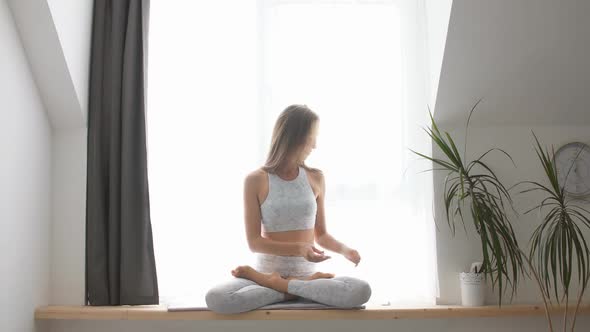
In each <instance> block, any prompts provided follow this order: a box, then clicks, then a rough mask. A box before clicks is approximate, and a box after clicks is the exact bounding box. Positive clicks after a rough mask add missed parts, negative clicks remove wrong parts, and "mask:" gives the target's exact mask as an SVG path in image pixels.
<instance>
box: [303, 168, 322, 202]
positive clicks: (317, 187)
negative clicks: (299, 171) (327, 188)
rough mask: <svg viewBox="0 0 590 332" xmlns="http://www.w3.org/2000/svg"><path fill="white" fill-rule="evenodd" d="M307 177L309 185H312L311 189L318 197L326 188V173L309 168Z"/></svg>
mask: <svg viewBox="0 0 590 332" xmlns="http://www.w3.org/2000/svg"><path fill="white" fill-rule="evenodd" d="M307 175H308V180H309V184H310V185H311V188H312V190H313V192H314V193H315V195H316V197H317V196H318V195H319V194H320V193H321V192H322V188H323V187H324V182H325V181H324V172H322V171H321V170H320V169H319V168H312V167H308V168H307Z"/></svg>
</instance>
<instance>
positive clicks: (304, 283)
mask: <svg viewBox="0 0 590 332" xmlns="http://www.w3.org/2000/svg"><path fill="white" fill-rule="evenodd" d="M275 261H276V260H275ZM264 262H265V261H262V263H259V265H258V266H257V270H258V271H261V272H267V271H268V269H269V268H268V266H264ZM273 265H275V266H276V270H277V272H279V273H280V272H281V271H282V270H285V269H286V268H288V266H287V265H286V264H285V266H284V267H283V266H280V265H279V264H278V263H273ZM297 266H304V264H300V263H298V264H297ZM304 267H305V266H304ZM290 268H291V270H292V268H293V264H290ZM265 270H266V271H265ZM309 273H310V272H309V271H307V272H306V273H305V274H309ZM281 275H283V276H285V274H283V273H281ZM288 292H289V294H293V295H296V296H299V297H303V298H306V299H309V300H312V301H315V302H318V303H322V304H326V305H331V306H336V307H355V306H359V305H362V304H364V303H366V302H367V301H368V300H369V298H370V297H371V287H370V286H369V284H368V283H367V282H366V281H364V280H360V279H356V278H351V277H345V276H337V277H334V278H331V279H316V280H289V285H288ZM205 300H206V302H207V306H208V307H209V309H211V310H213V311H215V312H218V313H221V314H235V313H240V312H245V311H250V310H254V309H257V308H260V307H263V306H265V305H269V304H272V303H277V302H281V301H284V300H285V294H284V293H281V292H279V291H276V290H274V289H271V288H267V287H264V286H260V285H258V284H257V283H255V282H254V281H251V280H248V279H243V278H235V279H233V280H230V281H227V282H225V283H222V284H220V285H217V286H215V287H213V288H212V289H211V290H209V292H208V293H207V295H206V297H205Z"/></svg>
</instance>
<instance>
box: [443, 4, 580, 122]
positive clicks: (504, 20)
mask: <svg viewBox="0 0 590 332" xmlns="http://www.w3.org/2000/svg"><path fill="white" fill-rule="evenodd" d="M588 14H590V1H576V0H560V1H555V0H519V1H513V0H495V1H489V0H455V1H453V4H452V10H451V17H450V21H449V27H448V34H447V41H446V46H445V52H444V58H443V64H442V69H441V75H440V81H439V84H438V95H437V99H436V106H435V112H434V113H435V114H434V115H435V119H437V120H438V121H439V123H441V124H448V125H458V124H460V125H463V124H464V123H465V120H466V116H467V112H468V111H469V109H470V107H471V106H472V105H473V104H474V103H475V102H476V101H477V100H478V99H480V98H483V101H482V103H481V104H480V106H479V107H478V110H477V113H476V114H475V115H474V117H473V118H472V121H473V125H475V126H493V125H529V124H537V125H553V124H563V125H570V124H577V125H580V124H589V123H590V105H589V103H588V97H587V96H588V95H589V93H590V64H589V59H590V20H588V18H587V16H588Z"/></svg>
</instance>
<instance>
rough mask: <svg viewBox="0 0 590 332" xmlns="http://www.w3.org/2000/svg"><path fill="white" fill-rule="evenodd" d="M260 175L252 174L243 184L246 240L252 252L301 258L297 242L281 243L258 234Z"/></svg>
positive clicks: (299, 244) (301, 250) (300, 250)
mask: <svg viewBox="0 0 590 332" xmlns="http://www.w3.org/2000/svg"><path fill="white" fill-rule="evenodd" d="M260 182H261V181H260V175H258V174H256V173H252V174H250V175H248V176H247V177H246V180H245V182H244V216H245V222H246V238H247V240H248V246H249V247H250V250H252V251H253V252H259V253H264V254H272V255H279V256H303V247H304V246H303V244H302V243H297V242H281V241H275V240H271V239H267V238H264V237H262V235H261V232H260V220H261V219H262V217H261V215H260V203H259V201H258V188H259V186H260Z"/></svg>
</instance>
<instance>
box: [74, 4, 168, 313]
mask: <svg viewBox="0 0 590 332" xmlns="http://www.w3.org/2000/svg"><path fill="white" fill-rule="evenodd" d="M146 6H147V4H145V3H143V2H142V0H95V2H94V14H93V15H94V17H93V27H92V49H91V61H90V95H89V96H90V97H89V109H88V165H87V197H86V302H87V304H89V305H134V304H158V302H159V299H158V283H157V273H156V266H155V260H154V249H153V240H152V227H151V220H150V208H149V190H148V177H147V152H146V130H145V94H144V90H145V86H144V85H145V79H144V78H145V76H144V73H145V66H144V62H145V47H144V46H145V45H144V38H145V35H146V31H145V26H144V25H145V24H144V17H147V15H146V14H147V10H146V8H147V7H146Z"/></svg>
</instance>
